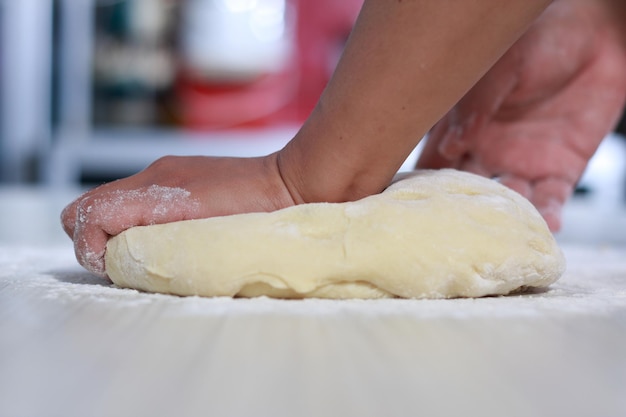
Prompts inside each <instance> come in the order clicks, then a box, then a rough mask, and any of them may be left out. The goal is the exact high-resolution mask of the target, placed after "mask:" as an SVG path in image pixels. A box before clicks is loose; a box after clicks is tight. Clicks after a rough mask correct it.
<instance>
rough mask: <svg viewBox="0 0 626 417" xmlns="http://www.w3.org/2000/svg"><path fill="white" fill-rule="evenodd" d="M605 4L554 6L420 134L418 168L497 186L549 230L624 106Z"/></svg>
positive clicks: (625, 79)
mask: <svg viewBox="0 0 626 417" xmlns="http://www.w3.org/2000/svg"><path fill="white" fill-rule="evenodd" d="M619 1H621V0H618V1H614V0H609V1H605V0H596V1H589V0H560V1H555V2H554V3H553V4H552V5H551V6H550V7H549V8H548V9H547V10H546V11H545V12H544V14H543V15H542V16H541V17H540V18H539V19H538V20H537V21H536V22H535V23H534V24H533V25H532V26H531V27H530V28H529V30H528V31H527V32H526V34H525V35H524V36H523V37H522V38H521V39H520V40H519V41H518V42H517V43H516V44H514V45H513V47H512V48H511V49H510V50H509V51H508V52H507V53H506V54H505V55H504V56H503V57H502V58H501V59H500V61H499V62H498V63H497V64H496V65H495V66H494V67H493V68H492V69H491V70H490V71H489V72H488V73H487V74H486V75H485V76H484V77H483V78H482V80H481V81H480V82H479V83H478V84H476V85H475V86H474V88H473V89H472V90H470V91H469V93H468V94H467V95H466V96H465V97H464V98H463V99H462V100H461V101H460V102H459V103H458V104H457V105H456V107H454V108H453V109H452V110H451V111H450V112H449V113H448V114H447V115H446V116H445V117H444V118H443V119H442V120H441V121H440V122H439V123H438V124H437V125H436V126H435V127H434V128H433V129H432V131H431V132H430V135H429V139H428V142H427V144H426V146H425V148H424V152H423V153H422V156H421V157H420V159H419V161H418V164H417V166H418V167H419V168H442V167H454V168H457V169H462V170H466V171H470V172H474V173H477V174H480V175H483V176H486V177H498V178H499V179H500V181H501V182H502V183H504V184H505V185H508V186H509V187H511V188H513V189H514V190H516V191H518V192H519V193H520V194H522V195H524V196H525V197H527V198H528V199H529V200H531V201H532V202H533V203H534V204H535V206H536V207H537V208H538V210H539V211H540V212H541V213H542V215H543V216H544V218H545V219H546V221H547V223H548V225H549V226H550V228H551V229H552V230H553V231H556V230H558V229H559V228H560V225H561V210H562V206H563V204H564V203H565V201H566V200H567V198H568V197H569V195H570V194H571V193H572V190H573V188H574V186H575V184H576V182H577V181H578V180H579V178H580V176H581V175H582V172H583V171H584V169H585V166H586V164H587V162H588V160H589V159H590V158H591V156H592V155H593V153H594V152H595V150H596V148H597V146H598V145H599V143H600V142H601V140H602V139H603V138H604V137H605V136H606V134H607V133H609V132H610V131H611V129H612V128H613V127H614V125H615V123H616V122H617V120H618V117H619V115H620V113H621V111H622V109H623V105H624V99H625V97H626V47H625V46H624V37H625V32H626V24H624V23H622V22H621V21H620V18H619V17H618V16H615V14H616V13H614V11H612V9H611V7H614V6H615V5H618V6H615V7H622V9H620V11H621V12H623V6H621V5H619Z"/></svg>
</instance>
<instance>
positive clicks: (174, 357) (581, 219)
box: [0, 187, 626, 417]
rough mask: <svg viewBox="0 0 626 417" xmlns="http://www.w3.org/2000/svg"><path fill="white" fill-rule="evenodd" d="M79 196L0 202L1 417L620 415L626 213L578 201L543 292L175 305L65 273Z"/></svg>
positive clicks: (6, 195) (625, 340) (624, 381)
mask: <svg viewBox="0 0 626 417" xmlns="http://www.w3.org/2000/svg"><path fill="white" fill-rule="evenodd" d="M76 194H77V192H76V191H75V190H74V191H72V190H69V191H67V192H65V191H59V190H49V189H21V188H1V187H0V417H5V416H6V417H22V416H24V417H31V416H34V417H46V416H51V417H52V416H63V417H74V416H77V417H78V416H80V417H83V416H93V417H98V416H102V417H107V416H112V417H125V416H129V417H130V416H133V417H136V416H174V415H175V416H181V417H184V416H196V415H203V416H278V417H281V416H359V417H361V416H382V415H385V416H386V415H389V416H400V415H411V416H415V415H424V416H453V415H463V416H481V417H485V416H507V417H516V416H534V417H540V416H550V417H555V416H594V417H620V416H625V415H626V395H624V394H625V393H626V233H625V231H626V215H625V213H624V212H623V211H621V210H622V209H619V210H618V209H609V208H607V207H604V206H598V207H596V208H593V207H591V206H589V205H585V204H583V203H581V202H580V201H574V202H572V203H571V204H570V205H569V206H568V209H567V211H566V216H565V226H564V230H563V233H562V234H560V235H559V240H560V241H561V244H562V246H563V248H564V251H565V254H566V257H567V259H568V270H567V272H566V273H565V275H564V277H563V278H562V279H561V280H560V281H558V282H557V283H556V284H554V285H553V286H552V287H550V288H549V289H548V290H547V291H535V292H532V293H528V294H523V295H514V296H507V297H488V298H481V299H457V300H377V301H359V300H347V301H330V300H304V301H286V300H272V299H268V298H259V299H252V300H247V299H234V300H233V299H227V298H214V299H208V298H198V297H190V298H180V297H174V296H167V295H156V294H146V293H140V292H137V291H133V290H128V289H119V288H116V287H115V286H113V285H112V284H110V283H109V282H108V281H106V280H103V279H100V278H98V277H95V276H93V275H91V274H89V273H87V272H86V271H84V270H83V269H81V268H80V267H79V266H78V265H77V264H76V261H75V259H74V256H73V250H72V247H71V245H70V242H69V240H68V239H67V238H66V237H65V236H63V233H62V231H61V228H60V226H59V220H58V216H59V213H60V211H61V209H62V207H63V205H64V204H66V203H67V202H68V201H70V200H71V199H72V198H73V197H74V196H75V195H76Z"/></svg>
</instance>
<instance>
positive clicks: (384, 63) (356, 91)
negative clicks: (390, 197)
mask: <svg viewBox="0 0 626 417" xmlns="http://www.w3.org/2000/svg"><path fill="white" fill-rule="evenodd" d="M548 4H549V1H547V0H522V1H506V2H504V1H501V0H480V1H449V0H399V1H390V0H366V1H365V3H364V6H363V9H362V10H361V14H360V15H359V18H358V20H357V23H356V25H355V27H354V30H353V32H352V34H351V37H350V39H349V41H348V43H347V45H346V49H345V51H344V54H343V56H342V58H341V60H340V62H339V65H338V67H337V69H336V71H335V74H334V76H333V78H332V79H331V81H330V83H329V85H328V86H327V88H326V90H325V91H324V93H323V95H322V97H321V99H320V101H319V104H318V105H317V107H316V109H315V110H314V111H313V113H312V114H311V116H310V117H309V119H308V120H307V122H306V123H305V125H304V126H303V128H302V129H301V131H300V132H299V133H298V135H297V136H296V137H295V138H294V140H293V141H292V142H291V143H290V144H289V145H288V146H287V147H286V148H285V149H284V150H283V151H282V152H281V153H280V155H279V167H280V170H281V173H282V175H283V179H284V180H285V182H286V185H287V187H288V188H289V190H290V192H291V195H292V196H293V198H294V200H295V201H296V202H298V203H301V202H310V201H345V200H354V199H358V198H361V197H363V196H366V195H369V194H373V193H377V192H380V191H381V190H383V189H384V188H385V187H386V186H387V185H388V183H389V181H390V180H391V178H392V177H393V175H394V174H395V172H396V171H397V169H398V168H399V167H400V165H401V164H402V162H403V161H404V159H405V158H406V156H407V155H408V154H409V153H410V152H411V150H412V149H413V148H414V147H415V145H416V144H417V143H418V142H419V140H420V139H421V138H422V137H423V135H424V134H425V133H426V132H427V131H428V129H430V128H431V126H432V125H433V124H435V123H436V122H437V120H439V119H440V118H441V117H442V116H443V115H444V114H445V113H446V112H447V111H448V110H449V109H450V108H451V107H452V106H453V105H454V104H455V103H456V102H457V101H458V100H459V99H460V98H461V97H462V96H463V94H465V92H466V91H467V90H469V89H470V88H471V87H472V85H473V84H474V83H475V82H477V81H478V80H479V79H480V77H481V76H482V75H483V74H484V73H485V72H486V71H487V70H488V69H489V68H490V67H491V66H492V65H493V64H494V63H495V62H496V61H497V60H498V58H499V57H500V56H501V55H502V54H504V52H505V51H506V50H507V48H508V47H509V46H510V45H511V44H512V43H513V42H515V40H516V39H517V38H518V37H519V36H520V35H521V34H522V33H523V31H524V30H525V29H526V27H527V26H528V25H529V24H530V23H531V22H532V21H533V20H534V19H535V18H536V16H537V15H538V14H540V13H541V11H542V10H543V9H544V8H545V7H546V6H547V5H548Z"/></svg>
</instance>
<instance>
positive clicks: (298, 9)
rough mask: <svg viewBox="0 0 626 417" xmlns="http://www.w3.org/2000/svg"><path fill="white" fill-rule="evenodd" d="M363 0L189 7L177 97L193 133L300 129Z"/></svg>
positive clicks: (199, 2)
mask: <svg viewBox="0 0 626 417" xmlns="http://www.w3.org/2000/svg"><path fill="white" fill-rule="evenodd" d="M361 4H362V0H342V1H335V0H316V1H312V0H186V1H185V2H184V3H183V11H182V18H181V27H180V31H181V32H180V33H181V35H180V38H181V50H182V55H181V62H180V64H181V68H182V69H181V71H180V72H179V77H178V81H177V97H178V100H179V104H180V110H181V116H182V120H183V124H184V125H186V126H187V127H191V128H194V129H214V128H232V127H258V126H267V125H272V124H280V123H301V122H302V121H303V120H304V119H305V118H306V117H307V116H308V114H309V112H310V111H311V109H312V108H313V106H314V105H315V103H316V101H317V99H318V97H319V95H320V93H321V91H322V90H323V88H324V86H325V85H326V83H327V82H328V79H329V77H330V74H331V73H332V71H333V69H334V66H335V64H336V62H337V59H338V57H339V55H340V53H341V50H342V48H343V44H344V42H345V40H346V39H347V36H348V34H349V33H350V30H351V29H352V25H353V23H354V20H355V18H356V15H357V14H358V11H359V9H360V7H361Z"/></svg>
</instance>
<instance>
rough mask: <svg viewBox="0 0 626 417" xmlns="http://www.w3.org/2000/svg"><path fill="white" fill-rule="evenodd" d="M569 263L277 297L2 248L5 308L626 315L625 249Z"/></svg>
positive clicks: (576, 256)
mask: <svg viewBox="0 0 626 417" xmlns="http://www.w3.org/2000/svg"><path fill="white" fill-rule="evenodd" d="M563 249H564V252H565V255H566V257H567V259H568V262H569V266H568V271H566V273H565V275H564V276H563V278H562V279H561V280H560V281H558V282H557V283H555V284H553V285H552V286H551V287H550V288H549V289H547V290H545V291H535V292H530V293H527V294H522V295H510V296H499V297H486V298H478V299H450V300H403V299H386V300H323V299H307V300H280V299H271V298H266V297H259V298H252V299H232V298H230V297H217V298H203V297H178V296H171V295H163V294H148V293H142V292H139V291H136V290H132V289H121V288H118V287H116V286H114V285H113V284H112V283H110V282H109V281H108V280H106V279H104V278H100V277H97V276H95V275H93V274H90V273H89V272H87V271H85V270H83V269H82V268H81V267H80V266H78V265H77V264H76V261H75V259H74V254H73V251H72V249H71V247H53V248H48V247H42V248H32V247H22V248H14V247H4V248H3V247H0V310H1V308H2V306H3V304H5V301H8V300H11V299H13V298H16V297H18V298H26V299H27V300H28V301H29V302H33V303H41V302H48V303H59V304H61V305H66V306H68V307H71V306H73V305H82V306H83V308H100V309H102V308H104V309H107V310H112V309H120V308H145V307H146V306H159V307H160V308H161V311H162V314H164V315H167V316H175V317H186V316H193V317H205V316H211V317H214V316H233V315H239V316H242V315H243V316H252V315H287V316H292V315H293V316H315V317H318V316H319V317H329V316H353V315H357V316H366V317H376V316H409V317H414V318H419V319H433V318H449V319H472V318H483V319H501V318H511V317H519V318H545V317H568V316H573V315H575V316H594V315H595V316H598V315H608V314H613V313H614V312H616V311H623V312H626V261H624V259H626V248H611V247H606V248H598V247H594V248H588V247H582V246H575V247H572V246H570V247H568V246H565V247H564V248H563Z"/></svg>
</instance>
